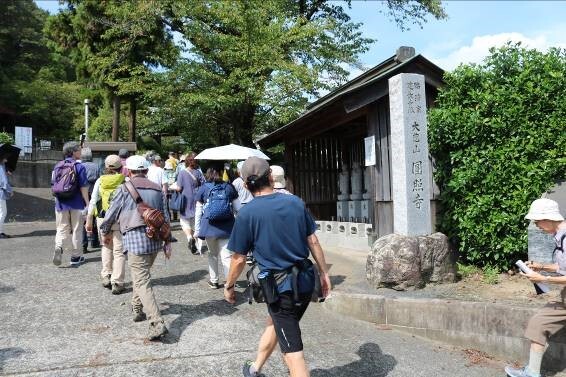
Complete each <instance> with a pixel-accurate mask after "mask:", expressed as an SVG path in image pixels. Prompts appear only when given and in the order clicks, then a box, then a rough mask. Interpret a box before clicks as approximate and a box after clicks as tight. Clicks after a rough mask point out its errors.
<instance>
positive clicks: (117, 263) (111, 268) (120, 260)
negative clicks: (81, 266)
mask: <svg viewBox="0 0 566 377" xmlns="http://www.w3.org/2000/svg"><path fill="white" fill-rule="evenodd" d="M103 221H104V219H103V218H99V217H98V218H96V225H97V226H98V229H99V232H98V234H99V239H100V240H102V234H100V225H101V224H102V222H103ZM101 243H102V241H101ZM100 257H101V258H102V271H101V272H100V275H101V276H102V277H105V276H108V275H111V277H110V281H111V282H112V284H118V285H124V277H125V276H126V255H125V254H124V248H123V247H122V233H120V227H119V225H118V224H117V223H116V224H114V226H112V242H111V243H110V244H109V245H108V246H106V245H104V244H103V245H102V250H101V251H100Z"/></svg>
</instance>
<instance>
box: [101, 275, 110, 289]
mask: <svg viewBox="0 0 566 377" xmlns="http://www.w3.org/2000/svg"><path fill="white" fill-rule="evenodd" d="M110 276H111V275H106V276H104V277H103V278H102V286H103V287H104V288H108V289H110V288H112V283H111V282H110Z"/></svg>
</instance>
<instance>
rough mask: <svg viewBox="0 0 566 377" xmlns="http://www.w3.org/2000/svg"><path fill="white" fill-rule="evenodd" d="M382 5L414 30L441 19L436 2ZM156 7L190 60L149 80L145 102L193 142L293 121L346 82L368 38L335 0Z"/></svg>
mask: <svg viewBox="0 0 566 377" xmlns="http://www.w3.org/2000/svg"><path fill="white" fill-rule="evenodd" d="M162 4H165V3H162ZM342 4H344V5H346V6H349V2H344V3H342ZM385 4H386V5H387V10H388V13H389V15H390V16H391V17H392V18H394V19H395V20H396V21H397V22H398V23H399V24H400V25H402V26H406V25H407V22H409V20H410V21H414V22H416V23H417V24H421V23H422V22H423V21H424V20H425V18H426V16H427V15H429V14H431V15H432V16H434V17H437V18H443V17H445V14H444V12H443V10H442V8H441V6H440V1H439V0H426V1H411V0H409V1H405V0H395V1H393V0H391V1H387V2H386V3H385ZM162 6H163V7H166V8H167V9H168V11H167V12H166V13H165V15H166V19H165V22H166V23H167V24H168V25H169V27H171V28H172V30H175V31H179V32H180V33H181V34H182V36H183V38H184V42H185V43H186V51H187V53H188V58H187V59H185V60H183V61H180V62H179V64H177V65H176V66H175V67H174V68H173V69H172V70H170V71H168V72H165V73H163V74H161V77H158V78H156V80H157V82H158V83H159V84H158V85H156V86H154V89H155V90H152V92H151V93H150V100H151V101H152V102H153V103H154V106H155V107H156V108H157V111H155V112H154V116H155V117H156V119H158V120H163V119H165V118H169V119H170V121H169V123H170V124H171V125H172V126H173V127H182V130H183V135H184V136H185V137H186V138H187V140H190V142H191V143H192V144H198V145H200V144H207V143H208V144H217V143H227V142H229V141H236V142H237V143H239V144H243V145H253V143H252V140H253V138H254V137H255V136H258V135H259V134H261V133H265V132H268V131H271V130H273V129H274V128H276V127H278V126H280V125H281V124H283V123H285V122H287V121H289V120H291V119H293V118H294V117H295V116H296V115H297V114H298V113H299V112H300V111H301V110H303V109H304V107H305V105H306V103H307V102H308V100H309V99H312V98H314V97H317V96H319V95H320V92H321V90H331V89H332V88H334V87H336V86H337V85H339V84H342V83H344V82H345V80H346V78H347V75H348V71H347V70H346V68H345V67H346V66H347V65H356V64H358V61H357V57H358V55H359V54H360V53H362V52H364V51H366V50H367V49H368V46H369V44H370V43H371V42H372V40H371V39H369V38H364V37H363V36H362V34H361V32H360V26H361V25H360V24H356V23H354V22H352V21H351V20H350V17H349V16H348V15H347V12H346V10H345V9H344V8H343V7H342V6H341V5H340V3H338V2H333V1H326V0H300V1H295V0H265V1H262V2H261V3H258V2H256V1H251V0H242V1H234V0H226V1H191V2H179V1H174V0H171V1H169V3H168V4H167V5H162Z"/></svg>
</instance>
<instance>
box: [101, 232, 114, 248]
mask: <svg viewBox="0 0 566 377" xmlns="http://www.w3.org/2000/svg"><path fill="white" fill-rule="evenodd" d="M110 243H112V234H110V233H108V234H103V235H102V244H103V245H105V246H108V245H110Z"/></svg>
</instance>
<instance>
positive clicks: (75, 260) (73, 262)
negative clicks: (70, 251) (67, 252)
mask: <svg viewBox="0 0 566 377" xmlns="http://www.w3.org/2000/svg"><path fill="white" fill-rule="evenodd" d="M84 262H85V257H83V256H82V255H81V256H80V257H71V263H70V265H71V267H79V266H80V265H81V264H83V263H84ZM54 263H55V262H54Z"/></svg>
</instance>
